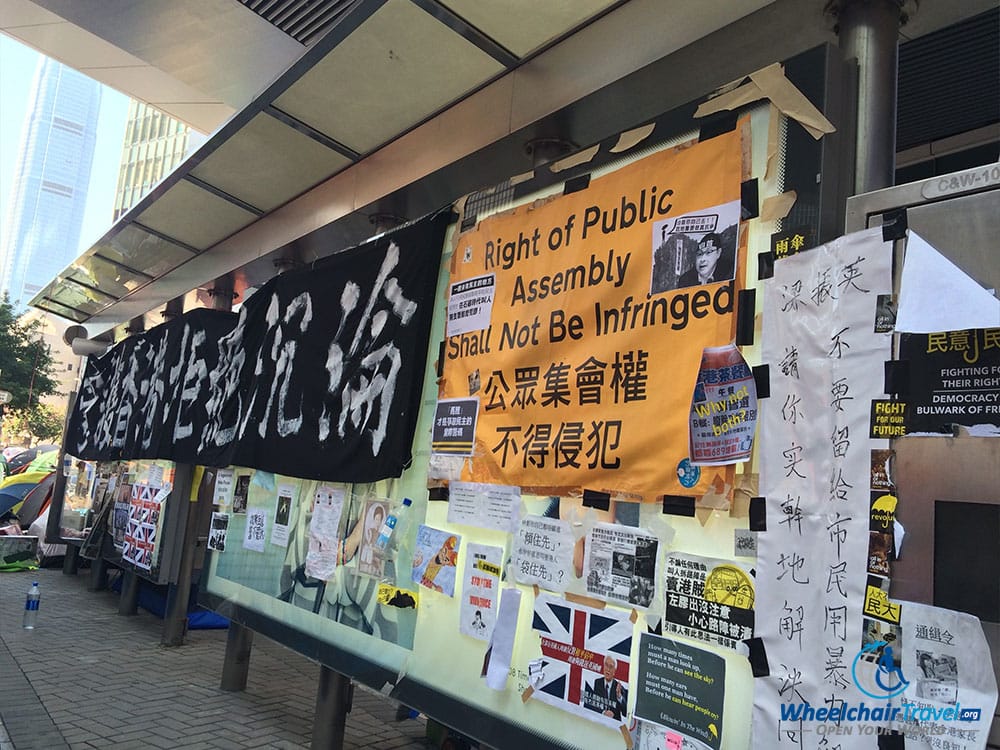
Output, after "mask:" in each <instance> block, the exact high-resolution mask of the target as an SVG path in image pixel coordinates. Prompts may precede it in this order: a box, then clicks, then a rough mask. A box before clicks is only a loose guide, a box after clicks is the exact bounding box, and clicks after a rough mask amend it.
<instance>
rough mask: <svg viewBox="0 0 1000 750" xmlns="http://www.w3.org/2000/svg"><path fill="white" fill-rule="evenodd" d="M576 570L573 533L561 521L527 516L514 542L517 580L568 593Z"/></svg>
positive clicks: (566, 523) (564, 522) (565, 523)
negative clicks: (567, 588) (573, 572)
mask: <svg viewBox="0 0 1000 750" xmlns="http://www.w3.org/2000/svg"><path fill="white" fill-rule="evenodd" d="M572 570H573V532H572V531H571V530H570V526H569V523H568V522H566V521H562V520H560V519H558V518H545V517H543V516H525V517H524V518H523V519H521V525H520V526H519V527H518V530H517V537H516V538H515V540H514V578H515V579H517V582H518V583H526V584H528V585H532V584H536V585H538V586H541V587H542V588H543V589H548V590H549V591H565V590H566V587H567V586H569V582H570V578H571V575H572Z"/></svg>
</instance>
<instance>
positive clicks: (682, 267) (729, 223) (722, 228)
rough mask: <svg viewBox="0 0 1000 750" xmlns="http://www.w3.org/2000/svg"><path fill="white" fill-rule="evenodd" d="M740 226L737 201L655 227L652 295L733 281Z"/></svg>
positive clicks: (661, 222)
mask: <svg viewBox="0 0 1000 750" xmlns="http://www.w3.org/2000/svg"><path fill="white" fill-rule="evenodd" d="M739 226H740V202H739V201H738V200H737V201H730V202H729V203H724V204H722V205H719V206H712V207H710V208H706V209H704V210H702V211H696V212H694V213H689V214H684V215H683V216H677V217H673V218H670V219H666V220H665V221H660V222H657V223H656V224H654V225H653V248H654V249H653V267H652V269H651V273H650V288H649V291H650V294H660V293H662V292H670V291H673V290H675V289H685V288H687V287H692V286H701V285H703V284H714V283H716V282H719V281H729V280H730V279H732V278H733V277H734V276H735V274H736V248H737V246H738V242H739Z"/></svg>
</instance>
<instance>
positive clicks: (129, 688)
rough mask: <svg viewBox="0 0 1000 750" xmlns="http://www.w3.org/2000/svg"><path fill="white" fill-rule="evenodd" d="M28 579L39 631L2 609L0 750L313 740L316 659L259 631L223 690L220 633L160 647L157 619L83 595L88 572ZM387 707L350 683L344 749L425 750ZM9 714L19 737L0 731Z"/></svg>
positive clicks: (99, 595) (192, 749) (5, 594)
mask: <svg viewBox="0 0 1000 750" xmlns="http://www.w3.org/2000/svg"><path fill="white" fill-rule="evenodd" d="M33 576H37V580H39V581H40V583H41V586H42V591H43V604H42V606H43V612H42V615H41V617H40V618H39V627H38V628H37V629H36V630H35V631H24V630H22V629H21V627H20V619H19V618H20V608H19V607H7V608H3V607H0V634H2V635H0V694H3V695H8V696H17V698H16V701H15V700H11V701H6V702H0V750H13V746H14V745H16V748H17V750H34V748H35V747H37V748H39V750H42V749H44V750H57V749H61V748H72V750H95V749H99V750H131V749H132V748H140V747H142V748H162V749H163V750H171V749H176V750H199V748H204V749H206V750H209V749H211V750H234V748H276V749H278V750H282V749H285V750H287V749H289V748H295V749H296V750H297V749H299V748H308V747H309V744H310V736H311V732H312V718H313V712H314V707H315V695H316V685H317V680H318V675H319V669H318V666H317V665H316V664H315V663H313V662H311V661H309V660H308V659H306V658H304V657H302V656H300V655H298V654H296V653H295V652H293V651H290V650H289V649H286V648H284V647H282V646H280V645H279V644H276V643H273V642H271V641H269V640H268V639H267V638H264V637H263V636H260V635H258V636H257V637H256V638H255V640H254V650H253V655H252V658H251V666H250V679H249V680H248V687H247V690H246V691H245V692H242V693H225V692H222V691H221V690H220V689H219V680H220V678H221V674H222V661H223V656H224V653H225V642H226V633H225V631H223V630H217V631H193V632H191V633H189V634H188V639H187V643H186V644H185V645H184V646H182V647H179V648H164V647H161V646H160V643H159V641H160V636H161V633H162V627H163V623H162V621H160V620H158V619H156V618H154V617H152V616H151V615H149V614H148V613H145V612H142V611H140V614H139V615H138V616H136V617H120V616H118V615H117V608H118V601H119V599H118V596H117V595H114V594H111V593H109V592H88V591H87V590H86V585H87V579H86V577H79V576H76V577H74V576H65V575H63V574H62V572H61V571H60V570H53V569H44V570H39V571H36V572H35V573H34V574H33ZM32 580H35V578H32ZM23 588H25V584H24V579H23V578H21V577H19V576H16V575H9V576H0V601H21V600H23V597H24V592H23V591H22V589H23ZM395 710H396V703H395V702H394V701H392V700H390V699H388V698H385V697H384V696H382V695H381V694H379V693H376V692H374V691H368V690H366V689H363V688H362V687H361V686H358V690H357V692H356V694H355V710H354V711H352V713H351V714H349V715H348V719H347V729H348V735H347V736H348V740H347V743H346V744H345V747H347V748H350V749H351V750H368V749H369V748H370V749H374V748H393V750H395V749H397V748H399V749H400V750H402V749H405V750H418V749H419V750H423V748H425V747H426V743H425V742H424V741H423V734H424V723H423V722H422V721H406V722H395V721H394V720H393V719H394V716H395ZM8 720H9V721H10V722H11V723H12V725H13V726H14V727H15V729H16V731H17V733H18V734H17V736H16V737H14V736H8V733H9V730H5V729H3V728H2V727H3V724H4V722H6V721H8ZM354 728H356V729H357V731H351V730H352V729H354ZM21 737H23V738H24V741H23V742H22V741H19V740H18V738H21ZM12 740H13V741H12Z"/></svg>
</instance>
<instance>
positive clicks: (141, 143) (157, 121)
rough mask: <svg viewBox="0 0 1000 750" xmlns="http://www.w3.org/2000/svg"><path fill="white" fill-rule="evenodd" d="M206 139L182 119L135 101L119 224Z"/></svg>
mask: <svg viewBox="0 0 1000 750" xmlns="http://www.w3.org/2000/svg"><path fill="white" fill-rule="evenodd" d="M205 140H206V138H205V136H204V135H202V134H201V133H198V132H197V131H194V130H191V128H189V127H188V126H187V125H185V124H184V123H182V122H180V121H179V120H175V119H174V118H172V117H170V116H168V115H166V114H164V113H163V112H161V111H160V110H158V109H156V108H155V107H152V106H150V105H148V104H146V103H145V102H140V101H139V100H137V99H133V100H132V101H131V102H130V103H129V108H128V126H127V127H126V129H125V141H124V143H123V144H122V161H121V168H120V171H119V173H118V188H117V190H116V191H115V214H114V220H115V221H118V219H119V218H121V215H122V214H123V213H125V212H126V211H128V210H129V209H130V208H131V207H132V206H134V205H135V204H136V203H138V202H139V199H141V198H142V197H143V196H144V195H145V194H146V193H148V192H149V191H150V190H151V189H152V188H153V187H154V186H155V185H156V183H158V182H159V181H160V180H162V179H163V178H164V177H166V176H167V175H168V174H170V172H172V171H173V170H174V167H176V166H177V165H178V164H180V163H181V162H182V161H183V160H184V158H185V157H186V156H188V155H189V154H191V153H192V152H193V151H194V150H195V149H196V148H198V147H199V146H200V145H201V144H202V143H204V142H205Z"/></svg>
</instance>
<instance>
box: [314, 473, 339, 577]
mask: <svg viewBox="0 0 1000 750" xmlns="http://www.w3.org/2000/svg"><path fill="white" fill-rule="evenodd" d="M343 513H344V491H343V490H340V489H336V488H334V487H330V486H328V485H325V484H324V485H320V486H319V487H318V488H317V489H316V495H315V496H314V497H313V514H312V519H311V520H310V521H309V551H308V552H306V575H307V576H310V577H312V578H318V579H319V580H321V581H328V580H330V578H331V576H333V572H334V571H335V570H336V569H337V552H338V550H339V549H340V517H341V516H342V515H343Z"/></svg>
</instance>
